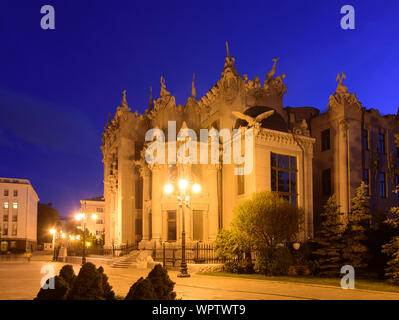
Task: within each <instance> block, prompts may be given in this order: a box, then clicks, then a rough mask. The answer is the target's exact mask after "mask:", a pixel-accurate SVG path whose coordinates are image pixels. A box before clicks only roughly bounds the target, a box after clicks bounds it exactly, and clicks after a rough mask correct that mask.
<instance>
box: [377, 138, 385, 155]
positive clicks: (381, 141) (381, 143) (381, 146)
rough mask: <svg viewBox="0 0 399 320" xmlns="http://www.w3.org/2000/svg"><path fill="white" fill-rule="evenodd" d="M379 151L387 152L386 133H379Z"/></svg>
mask: <svg viewBox="0 0 399 320" xmlns="http://www.w3.org/2000/svg"><path fill="white" fill-rule="evenodd" d="M378 152H379V153H385V134H382V133H380V134H378Z"/></svg>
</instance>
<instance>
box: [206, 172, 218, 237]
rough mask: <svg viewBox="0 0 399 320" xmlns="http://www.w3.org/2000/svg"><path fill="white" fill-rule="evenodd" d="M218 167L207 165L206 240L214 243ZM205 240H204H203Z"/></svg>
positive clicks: (216, 220) (216, 221)
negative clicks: (207, 207) (207, 209)
mask: <svg viewBox="0 0 399 320" xmlns="http://www.w3.org/2000/svg"><path fill="white" fill-rule="evenodd" d="M218 170H219V166H218V165H208V170H207V171H208V194H209V212H208V225H207V226H204V227H205V228H206V227H207V228H208V231H207V233H208V239H207V240H209V241H214V240H215V239H216V235H217V233H218V214H219V203H218ZM204 240H206V239H204Z"/></svg>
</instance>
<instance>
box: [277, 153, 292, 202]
mask: <svg viewBox="0 0 399 320" xmlns="http://www.w3.org/2000/svg"><path fill="white" fill-rule="evenodd" d="M270 161H271V168H272V169H271V187H272V191H276V192H278V193H279V194H280V195H281V196H282V197H284V198H286V199H287V200H288V201H290V202H292V203H293V204H297V197H298V189H297V164H296V157H291V156H286V155H282V154H276V153H271V159H270Z"/></svg>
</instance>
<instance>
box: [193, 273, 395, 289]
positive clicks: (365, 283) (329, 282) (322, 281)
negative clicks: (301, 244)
mask: <svg viewBox="0 0 399 320" xmlns="http://www.w3.org/2000/svg"><path fill="white" fill-rule="evenodd" d="M197 274H198V275H204V276H215V277H231V278H243V279H254V280H268V281H281V282H295V283H304V284H314V285H325V286H333V287H341V279H340V278H322V277H313V276H264V275H261V274H236V273H228V272H203V273H197ZM355 289H362V290H371V291H385V292H396V293H399V286H396V285H393V284H390V283H388V282H387V281H384V280H365V279H355Z"/></svg>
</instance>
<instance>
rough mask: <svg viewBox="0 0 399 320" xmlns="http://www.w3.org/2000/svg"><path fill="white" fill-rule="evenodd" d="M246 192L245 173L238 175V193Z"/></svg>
mask: <svg viewBox="0 0 399 320" xmlns="http://www.w3.org/2000/svg"><path fill="white" fill-rule="evenodd" d="M244 193H245V179H244V175H237V194H238V195H240V194H244Z"/></svg>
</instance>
